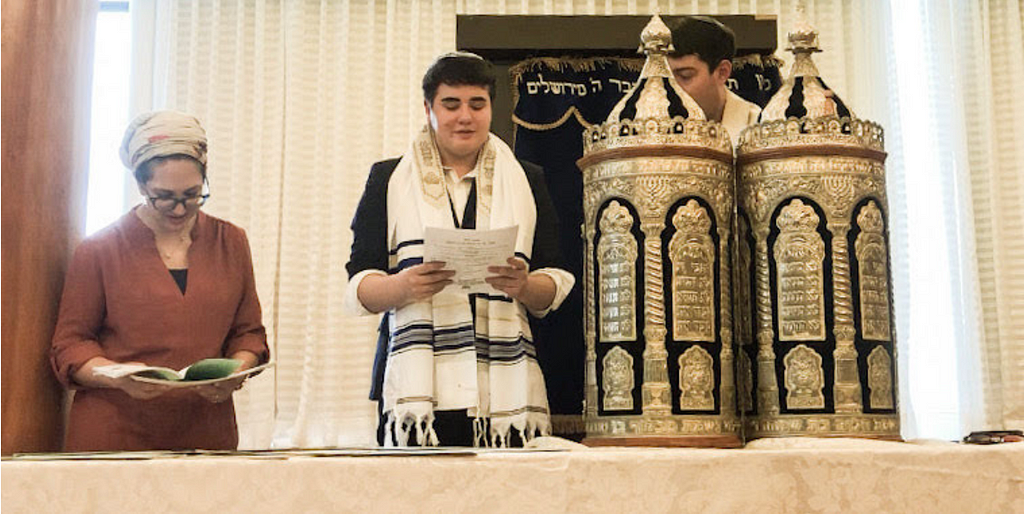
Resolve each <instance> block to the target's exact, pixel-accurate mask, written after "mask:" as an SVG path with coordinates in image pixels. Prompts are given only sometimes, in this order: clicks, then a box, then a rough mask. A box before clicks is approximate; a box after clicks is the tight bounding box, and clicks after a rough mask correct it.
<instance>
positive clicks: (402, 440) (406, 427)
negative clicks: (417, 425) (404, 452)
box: [394, 419, 412, 447]
mask: <svg viewBox="0 0 1024 514" xmlns="http://www.w3.org/2000/svg"><path fill="white" fill-rule="evenodd" d="M394 430H395V432H394V436H395V442H396V443H397V444H398V446H400V447H407V446H409V432H411V431H412V424H408V423H406V422H405V420H404V419H403V420H400V421H398V420H396V421H395V423H394Z"/></svg>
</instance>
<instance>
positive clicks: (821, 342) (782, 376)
mask: <svg viewBox="0 0 1024 514" xmlns="http://www.w3.org/2000/svg"><path fill="white" fill-rule="evenodd" d="M794 201H799V202H802V203H803V205H804V206H809V207H810V208H811V209H813V211H814V213H815V214H816V215H817V217H818V221H817V225H816V228H815V230H814V233H815V234H817V235H818V237H820V238H821V243H822V247H823V250H824V255H823V259H822V264H821V281H822V284H821V290H820V293H819V294H821V295H823V298H822V300H823V314H824V315H823V316H822V318H823V320H824V326H822V327H820V332H822V334H821V336H820V337H816V338H807V339H791V340H784V338H785V336H784V335H783V334H782V333H781V332H780V325H781V324H783V323H785V322H786V319H784V318H786V317H787V314H788V313H786V312H782V310H783V307H782V305H780V302H778V301H773V302H772V333H773V340H772V346H773V347H774V350H775V379H776V383H777V384H779V407H780V413H782V414H833V413H835V401H834V398H833V396H834V394H833V388H832V385H833V384H835V359H834V357H833V354H834V352H835V349H836V340H835V334H834V331H833V328H834V327H835V319H834V314H833V313H834V305H833V304H834V301H833V288H832V234H831V233H830V232H829V231H828V228H827V222H828V218H827V217H826V215H825V211H824V210H823V209H822V208H821V206H820V205H818V203H817V202H815V201H814V200H812V199H810V198H807V197H801V196H791V197H787V198H786V199H784V200H783V201H782V202H780V203H779V205H778V206H776V208H775V210H774V211H773V212H772V216H771V218H770V220H771V221H770V230H769V232H768V269H769V285H770V291H771V295H772V299H773V300H775V299H778V298H779V288H780V284H779V262H778V261H777V259H776V250H777V249H780V250H782V249H783V248H782V245H781V244H780V241H779V236H780V233H781V229H780V228H779V226H778V223H777V222H778V220H779V216H780V214H781V212H782V210H783V209H785V208H786V207H787V206H790V205H793V202H794ZM804 347H806V348H810V349H811V350H813V351H814V352H815V353H816V354H817V355H818V357H820V360H821V369H822V372H823V380H822V388H821V394H822V395H823V397H824V401H823V402H822V406H821V407H804V408H794V406H790V405H789V401H788V395H787V387H786V384H787V381H786V371H787V370H786V356H787V355H789V354H790V352H793V351H796V350H797V349H798V348H804Z"/></svg>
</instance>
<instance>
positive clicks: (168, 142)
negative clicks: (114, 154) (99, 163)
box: [120, 111, 206, 171]
mask: <svg viewBox="0 0 1024 514" xmlns="http://www.w3.org/2000/svg"><path fill="white" fill-rule="evenodd" d="M120 153H121V162H123V163H124V165H125V166H126V167H127V168H128V169H130V170H132V171H135V169H136V168H138V167H139V165H140V164H142V163H144V162H146V161H148V160H150V159H152V158H154V157H163V156H166V155H187V156H189V157H194V158H195V159H196V160H197V161H199V162H200V163H201V164H203V165H204V166H205V165H206V131H205V130H203V127H202V125H200V124H199V120H197V119H196V118H195V116H192V115H190V114H185V113H183V112H177V111H155V112H147V113H145V114H140V115H139V116H137V117H136V118H135V119H134V120H132V122H131V123H129V124H128V128H127V129H125V131H124V139H123V140H122V141H121V152H120Z"/></svg>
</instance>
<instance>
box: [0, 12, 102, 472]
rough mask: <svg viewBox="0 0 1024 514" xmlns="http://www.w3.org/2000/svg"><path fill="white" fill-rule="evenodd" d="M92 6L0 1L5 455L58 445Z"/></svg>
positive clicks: (83, 178)
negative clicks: (60, 311)
mask: <svg viewBox="0 0 1024 514" xmlns="http://www.w3.org/2000/svg"><path fill="white" fill-rule="evenodd" d="M96 11H97V8H96V3H95V2H91V1H83V0H7V1H5V2H4V3H3V13H2V14H3V79H2V82H3V98H4V101H3V121H2V132H3V198H2V204H3V244H2V251H3V254H2V264H3V266H2V267H3V283H2V288H3V295H2V304H3V313H2V325H3V384H2V395H3V453H4V454H5V455H7V454H10V453H14V452H33V451H52V450H57V449H59V448H60V444H61V408H60V407H61V398H62V395H61V390H60V388H59V387H58V385H57V382H56V380H55V379H54V378H53V373H52V372H51V371H50V368H49V365H48V363H47V358H46V357H47V351H48V350H49V346H50V337H51V336H52V334H53V327H54V323H55V321H56V316H57V304H58V301H59V299H60V292H61V287H62V285H63V279H64V270H65V268H66V265H67V261H68V258H69V256H70V254H71V251H72V249H73V247H74V244H75V243H76V242H77V241H78V240H79V238H80V237H81V234H82V232H83V229H84V226H85V198H86V185H87V164H88V129H89V100H90V95H89V92H90V87H89V84H90V79H91V77H92V73H91V69H92V66H91V65H92V47H93V33H94V28H95V21H96Z"/></svg>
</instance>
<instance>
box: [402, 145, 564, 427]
mask: <svg viewBox="0 0 1024 514" xmlns="http://www.w3.org/2000/svg"><path fill="white" fill-rule="evenodd" d="M476 170H477V179H476V180H477V222H476V227H477V228H478V229H481V230H486V229H489V228H502V227H508V226H513V225H518V227H519V231H518V235H517V239H516V254H517V255H520V256H523V257H525V258H526V260H527V262H529V258H530V252H531V249H532V247H533V235H534V229H535V227H536V222H537V208H536V205H535V204H534V201H533V194H532V192H531V189H530V184H529V182H528V180H527V178H526V173H525V172H524V171H523V169H522V166H520V164H519V161H517V160H516V158H515V156H514V155H513V154H512V150H511V149H510V148H509V147H508V145H506V144H505V143H504V142H502V141H501V140H500V139H498V138H497V137H495V136H494V135H493V134H492V135H490V137H489V139H488V141H487V143H486V144H485V145H484V147H483V149H482V150H481V151H480V155H479V156H478V158H477V167H476ZM447 195H448V193H447V190H446V189H445V185H444V175H443V170H442V168H441V160H440V157H439V155H438V151H437V147H436V145H435V143H434V137H433V134H432V132H431V130H430V128H429V126H426V127H424V129H423V131H422V132H420V134H419V136H417V138H416V140H415V141H413V144H412V148H411V149H410V151H408V152H407V153H406V154H405V155H404V156H403V157H402V159H401V160H400V161H399V163H398V166H397V167H396V168H395V171H394V173H393V174H392V175H391V179H390V182H389V183H388V197H387V205H388V248H389V267H390V268H391V269H390V270H389V272H390V273H397V272H399V271H401V270H402V269H404V268H406V267H408V266H413V265H416V264H419V263H421V262H423V232H424V230H423V229H424V228H425V227H445V228H454V226H455V223H454V221H453V219H452V213H451V208H450V204H449V199H448V196H447ZM471 301H472V302H474V306H475V309H471V308H470V302H471ZM474 310H475V313H476V320H475V324H474V319H473V312H474ZM389 333H390V341H389V346H388V357H387V368H386V372H385V375H384V390H383V396H384V407H383V409H384V414H385V419H386V426H385V429H386V433H387V437H385V439H386V440H388V441H391V440H392V436H393V438H394V440H395V441H397V444H398V445H400V446H404V445H407V444H408V443H409V441H410V438H411V437H415V440H416V442H417V443H418V444H420V445H437V444H438V439H437V435H436V433H435V431H434V426H433V421H434V411H435V410H461V409H466V410H467V412H468V415H469V416H470V417H472V418H474V428H475V436H476V437H475V439H476V440H475V444H476V445H478V446H479V445H491V446H505V445H506V444H507V441H508V438H509V434H510V433H511V431H512V430H513V429H514V430H517V431H518V433H519V435H520V436H521V437H522V439H523V440H524V441H528V440H529V439H531V438H533V437H535V436H537V435H547V434H549V433H550V416H549V411H548V402H547V393H546V390H545V388H544V378H543V375H542V374H541V370H540V366H539V365H538V364H537V353H536V350H535V348H534V346H533V336H532V334H531V333H530V325H529V322H528V320H527V317H526V309H525V308H524V306H523V305H521V304H520V303H519V302H518V301H516V300H513V299H511V298H508V297H505V296H503V295H501V294H500V293H496V294H495V295H472V296H471V295H467V294H466V293H464V292H459V291H458V289H457V288H455V287H448V288H446V289H445V290H444V291H441V292H440V293H438V294H436V295H435V296H434V297H433V298H431V299H430V300H428V301H424V302H417V303H413V304H410V305H407V306H405V307H402V308H399V309H396V310H394V311H392V315H391V316H390V327H389ZM484 430H486V431H487V433H484Z"/></svg>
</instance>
